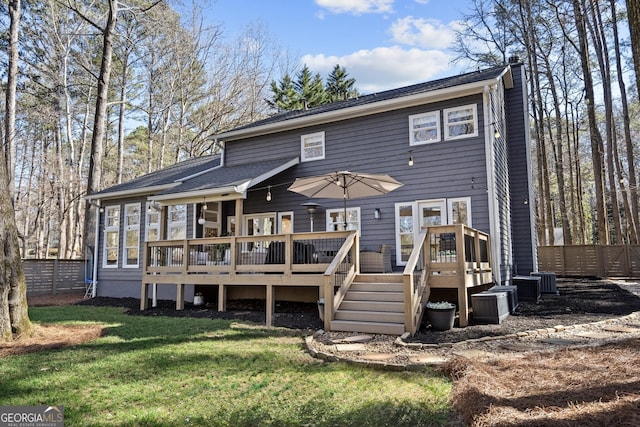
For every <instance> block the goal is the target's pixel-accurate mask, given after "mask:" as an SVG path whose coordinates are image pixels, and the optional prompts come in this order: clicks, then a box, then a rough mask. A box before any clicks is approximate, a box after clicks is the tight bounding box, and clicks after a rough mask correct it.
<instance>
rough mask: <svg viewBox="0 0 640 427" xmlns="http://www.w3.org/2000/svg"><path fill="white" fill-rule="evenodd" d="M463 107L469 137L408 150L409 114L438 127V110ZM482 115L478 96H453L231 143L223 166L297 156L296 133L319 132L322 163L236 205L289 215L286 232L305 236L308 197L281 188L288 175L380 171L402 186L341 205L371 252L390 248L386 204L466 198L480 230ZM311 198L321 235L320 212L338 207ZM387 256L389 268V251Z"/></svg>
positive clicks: (276, 180) (484, 212) (485, 221)
mask: <svg viewBox="0 0 640 427" xmlns="http://www.w3.org/2000/svg"><path fill="white" fill-rule="evenodd" d="M468 104H476V105H477V108H478V127H479V135H478V136H477V137H472V138H467V139H459V140H453V141H440V142H437V143H431V144H424V145H419V146H409V116H410V115H412V114H417V113H422V112H427V111H434V110H440V111H441V117H440V120H441V122H442V120H443V117H442V110H444V109H445V108H450V107H456V106H461V105H468ZM482 117H483V111H482V96H481V95H477V96H473V97H466V98H461V99H455V100H450V101H448V102H440V103H436V104H429V105H425V106H420V107H413V108H407V109H403V110H398V111H393V112H388V113H381V114H376V115H373V116H369V117H363V118H358V119H350V120H345V121H343V122H337V123H331V124H328V125H326V126H313V127H308V128H301V129H298V130H296V131H290V132H287V133H284V134H278V135H267V136H264V137H260V138H251V139H246V140H239V141H232V142H229V143H227V146H226V149H227V153H225V155H226V164H227V165H232V164H234V163H245V162H255V161H257V160H259V159H271V158H278V157H282V156H285V157H286V156H295V155H299V154H300V136H301V135H304V134H309V133H314V132H320V131H324V132H325V159H323V160H318V161H311V162H304V163H301V164H299V165H298V166H296V167H294V168H292V169H291V170H289V171H286V172H284V173H281V174H279V175H277V176H275V177H273V178H272V179H270V180H268V181H266V182H264V183H262V184H260V185H259V186H257V187H258V188H257V189H255V190H253V191H252V190H250V191H249V192H248V195H247V199H246V200H245V204H244V212H245V213H259V212H281V211H294V231H297V232H301V231H308V230H309V228H310V225H309V215H308V214H307V212H306V209H305V208H304V207H303V206H301V205H302V204H303V203H305V202H307V201H309V199H308V198H306V197H304V196H301V195H298V194H295V193H292V192H289V191H287V190H286V188H287V187H288V186H289V185H290V184H291V183H292V182H293V181H294V180H295V178H296V177H302V176H313V175H321V174H324V173H328V172H333V171H338V170H350V171H353V172H364V173H387V174H389V175H391V176H392V177H394V178H395V179H397V180H398V181H400V182H402V183H403V184H404V185H403V186H402V187H400V188H399V189H397V190H395V191H393V192H391V193H389V194H387V195H385V196H381V197H368V198H361V199H354V200H349V201H348V202H347V204H348V206H349V207H360V213H361V231H362V238H361V246H362V247H364V248H371V249H375V248H376V247H377V246H378V245H379V244H380V243H388V244H394V243H395V207H394V206H395V203H398V202H413V201H416V200H428V199H441V198H458V197H471V206H472V221H473V224H472V225H473V226H474V227H475V228H478V229H481V230H483V231H488V230H489V218H488V201H487V176H486V161H485V145H484V132H483V130H484V128H485V126H484V123H483V121H482ZM441 125H442V123H441ZM442 133H443V132H442ZM443 134H444V133H443ZM276 147H277V148H276ZM409 150H411V151H412V154H413V158H414V166H413V167H409V166H408V165H407V162H408V160H409ZM268 185H271V194H272V201H271V202H270V203H267V202H266V201H265V195H266V187H267V186H268ZM313 201H314V202H317V203H319V204H320V205H321V209H320V210H319V212H318V213H316V214H315V231H320V230H325V213H326V210H327V209H339V208H342V206H343V202H342V200H330V199H314V200H313ZM376 208H378V209H380V210H381V212H382V215H381V219H380V220H375V219H374V218H373V210H374V209H376ZM393 258H394V264H395V254H393Z"/></svg>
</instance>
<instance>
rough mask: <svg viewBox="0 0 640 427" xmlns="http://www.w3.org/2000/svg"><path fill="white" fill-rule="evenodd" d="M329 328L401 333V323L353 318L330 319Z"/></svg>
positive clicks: (392, 333) (402, 328) (402, 325)
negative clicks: (361, 320) (364, 320)
mask: <svg viewBox="0 0 640 427" xmlns="http://www.w3.org/2000/svg"><path fill="white" fill-rule="evenodd" d="M331 329H332V330H334V331H349V332H368V333H376V334H389V335H402V334H403V333H404V324H403V323H391V322H359V321H353V320H332V321H331Z"/></svg>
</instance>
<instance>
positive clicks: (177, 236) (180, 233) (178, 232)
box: [169, 227, 187, 240]
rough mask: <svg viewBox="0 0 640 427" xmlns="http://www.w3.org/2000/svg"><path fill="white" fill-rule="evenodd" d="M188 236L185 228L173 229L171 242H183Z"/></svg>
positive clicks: (170, 236)
mask: <svg viewBox="0 0 640 427" xmlns="http://www.w3.org/2000/svg"><path fill="white" fill-rule="evenodd" d="M186 235H187V231H186V228H185V227H173V228H172V229H171V232H170V235H169V239H170V240H182V239H184V238H185V236H186Z"/></svg>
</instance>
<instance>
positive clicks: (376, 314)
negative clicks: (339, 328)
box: [335, 310, 404, 324]
mask: <svg viewBox="0 0 640 427" xmlns="http://www.w3.org/2000/svg"><path fill="white" fill-rule="evenodd" d="M335 320H355V321H366V322H391V323H401V324H402V323H404V313H402V312H397V311H370V310H338V311H336V314H335Z"/></svg>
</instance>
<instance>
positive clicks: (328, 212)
mask: <svg viewBox="0 0 640 427" xmlns="http://www.w3.org/2000/svg"><path fill="white" fill-rule="evenodd" d="M350 211H355V212H357V213H358V222H357V224H356V230H361V229H362V228H361V227H362V224H361V223H362V216H361V215H360V208H359V207H347V216H349V212H350ZM336 212H337V213H342V214H344V208H338V209H327V210H326V213H325V219H326V221H325V222H326V224H325V230H329V231H332V226H333V224H334V222H333V221H331V214H332V213H336ZM341 231H345V230H341ZM346 231H350V229H349V222H347V230H346Z"/></svg>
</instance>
